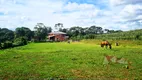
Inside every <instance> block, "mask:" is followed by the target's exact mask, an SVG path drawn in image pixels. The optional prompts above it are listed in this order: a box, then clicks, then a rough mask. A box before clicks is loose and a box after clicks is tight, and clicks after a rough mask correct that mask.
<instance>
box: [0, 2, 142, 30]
mask: <svg viewBox="0 0 142 80" xmlns="http://www.w3.org/2000/svg"><path fill="white" fill-rule="evenodd" d="M41 22H42V23H44V24H45V25H46V26H51V27H52V28H54V25H55V24H56V23H59V22H60V23H63V24H64V27H65V28H70V27H73V26H81V27H89V26H91V25H96V26H101V27H102V28H103V29H113V30H125V31H127V30H133V29H142V0H0V27H2V28H4V27H6V28H9V29H13V30H14V29H15V28H16V27H21V26H25V27H29V28H30V29H32V30H33V28H34V26H35V25H36V24H37V23H41Z"/></svg>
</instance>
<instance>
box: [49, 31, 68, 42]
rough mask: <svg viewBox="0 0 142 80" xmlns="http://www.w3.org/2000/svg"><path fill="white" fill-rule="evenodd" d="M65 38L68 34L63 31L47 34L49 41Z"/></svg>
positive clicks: (63, 39)
mask: <svg viewBox="0 0 142 80" xmlns="http://www.w3.org/2000/svg"><path fill="white" fill-rule="evenodd" d="M67 38H68V36H66V33H64V32H51V33H49V35H48V39H49V40H50V41H65V40H67Z"/></svg>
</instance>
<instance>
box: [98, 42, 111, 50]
mask: <svg viewBox="0 0 142 80" xmlns="http://www.w3.org/2000/svg"><path fill="white" fill-rule="evenodd" d="M104 46H106V48H107V47H108V46H109V49H111V48H112V47H111V44H110V43H109V42H108V41H103V42H101V47H102V48H103V47H104Z"/></svg>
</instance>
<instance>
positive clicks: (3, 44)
mask: <svg viewBox="0 0 142 80" xmlns="http://www.w3.org/2000/svg"><path fill="white" fill-rule="evenodd" d="M10 47H13V44H12V42H10V41H6V42H4V43H2V44H1V48H2V49H6V48H10Z"/></svg>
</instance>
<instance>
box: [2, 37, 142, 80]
mask: <svg viewBox="0 0 142 80" xmlns="http://www.w3.org/2000/svg"><path fill="white" fill-rule="evenodd" d="M99 43H100V41H97V40H96V41H95V40H90V41H89V40H88V41H86V40H85V41H82V42H74V43H71V44H68V43H65V42H61V43H30V44H29V45H26V46H22V47H16V48H12V49H6V50H0V79H2V80H9V79H14V80H15V79H24V80H25V79H30V80H35V79H37V80H38V79H41V80H43V79H47V80H48V79H101V80H102V79H103V80H104V79H105V80H106V79H107V80H110V79H116V80H122V79H123V80H124V79H126V80H127V79H130V80H131V79H132V80H134V79H136V80H137V79H138V80H139V79H142V45H141V42H134V41H119V43H120V46H114V44H113V45H112V49H111V50H110V49H105V48H101V47H100V45H98V44H99ZM112 43H114V41H112ZM104 54H107V55H113V56H116V57H124V58H127V59H128V60H129V61H131V62H132V63H131V66H130V68H129V69H126V68H124V67H123V66H124V65H122V64H109V65H107V66H104V65H103V60H104Z"/></svg>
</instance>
